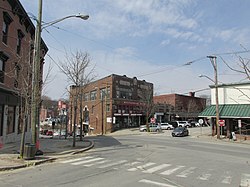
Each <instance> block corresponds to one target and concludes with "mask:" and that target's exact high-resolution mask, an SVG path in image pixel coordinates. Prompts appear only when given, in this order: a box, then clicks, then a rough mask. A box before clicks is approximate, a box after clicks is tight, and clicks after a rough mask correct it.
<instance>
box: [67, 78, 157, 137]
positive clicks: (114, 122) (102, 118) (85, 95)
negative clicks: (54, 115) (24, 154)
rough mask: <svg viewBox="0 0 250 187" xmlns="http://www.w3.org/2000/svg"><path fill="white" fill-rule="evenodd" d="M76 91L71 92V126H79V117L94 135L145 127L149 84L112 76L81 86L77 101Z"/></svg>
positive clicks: (151, 92)
mask: <svg viewBox="0 0 250 187" xmlns="http://www.w3.org/2000/svg"><path fill="white" fill-rule="evenodd" d="M76 89H79V88H77V87H75V86H71V89H70V90H71V91H70V93H71V97H70V106H71V107H70V108H71V109H70V111H71V114H70V121H71V124H74V121H76V123H75V124H79V123H80V121H81V117H80V116H82V119H83V120H82V121H83V122H84V123H85V124H86V123H87V124H88V125H89V128H91V129H92V131H93V133H95V134H106V133H109V132H113V131H115V130H117V129H122V128H128V127H138V126H139V125H141V124H145V121H146V118H147V117H146V116H147V110H146V108H147V107H146V106H147V103H149V102H152V101H153V100H152V98H153V84H152V83H149V82H146V81H145V80H138V79H137V78H136V77H134V78H129V77H127V76H125V75H124V76H120V75H115V74H112V75H110V76H107V77H105V78H103V79H100V80H97V81H95V82H91V83H90V84H88V85H85V86H83V87H81V88H80V90H81V91H80V92H78V93H80V97H78V98H77V100H76V97H75V96H74V93H76ZM74 103H77V104H74ZM74 114H76V115H74ZM74 119H75V120H74Z"/></svg>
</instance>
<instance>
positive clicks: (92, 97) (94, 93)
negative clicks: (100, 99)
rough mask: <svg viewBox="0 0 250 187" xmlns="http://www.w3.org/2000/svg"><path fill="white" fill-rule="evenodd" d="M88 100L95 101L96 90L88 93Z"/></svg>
mask: <svg viewBox="0 0 250 187" xmlns="http://www.w3.org/2000/svg"><path fill="white" fill-rule="evenodd" d="M90 100H91V101H94V100H96V90H94V91H91V92H90Z"/></svg>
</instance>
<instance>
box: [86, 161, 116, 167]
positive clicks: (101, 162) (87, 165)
mask: <svg viewBox="0 0 250 187" xmlns="http://www.w3.org/2000/svg"><path fill="white" fill-rule="evenodd" d="M110 161H111V160H103V161H100V162H95V163H92V164H85V165H83V166H85V167H90V166H94V165H98V164H104V163H106V162H110Z"/></svg>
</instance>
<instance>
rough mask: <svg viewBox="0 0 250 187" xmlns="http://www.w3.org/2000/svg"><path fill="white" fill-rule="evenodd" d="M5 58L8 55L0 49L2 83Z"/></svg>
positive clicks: (0, 80) (2, 81)
mask: <svg viewBox="0 0 250 187" xmlns="http://www.w3.org/2000/svg"><path fill="white" fill-rule="evenodd" d="M7 60H8V57H7V56H6V55H5V54H3V52H1V51H0V83H4V69H5V62H6V61H7Z"/></svg>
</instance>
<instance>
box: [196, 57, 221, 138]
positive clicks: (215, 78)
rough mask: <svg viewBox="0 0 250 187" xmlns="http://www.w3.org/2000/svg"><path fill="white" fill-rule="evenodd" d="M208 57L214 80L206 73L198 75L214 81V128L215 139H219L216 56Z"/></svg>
mask: <svg viewBox="0 0 250 187" xmlns="http://www.w3.org/2000/svg"><path fill="white" fill-rule="evenodd" d="M207 58H209V59H210V61H211V64H212V66H213V68H214V80H213V79H211V78H210V77H208V76H206V75H200V76H199V77H206V78H208V79H209V80H211V81H212V82H213V83H214V87H215V107H216V129H217V139H220V126H219V96H218V71H217V62H216V58H217V57H216V56H207Z"/></svg>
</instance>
